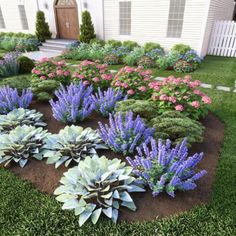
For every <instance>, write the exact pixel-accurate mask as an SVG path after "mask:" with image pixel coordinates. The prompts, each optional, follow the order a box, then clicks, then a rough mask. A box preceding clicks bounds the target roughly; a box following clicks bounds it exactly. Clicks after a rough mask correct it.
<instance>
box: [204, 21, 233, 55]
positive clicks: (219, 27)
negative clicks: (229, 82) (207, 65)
mask: <svg viewBox="0 0 236 236" xmlns="http://www.w3.org/2000/svg"><path fill="white" fill-rule="evenodd" d="M208 54H209V55H214V56H225V57H236V22H235V21H216V22H215V23H214V26H213V29H212V33H211V38H210V43H209V47H208Z"/></svg>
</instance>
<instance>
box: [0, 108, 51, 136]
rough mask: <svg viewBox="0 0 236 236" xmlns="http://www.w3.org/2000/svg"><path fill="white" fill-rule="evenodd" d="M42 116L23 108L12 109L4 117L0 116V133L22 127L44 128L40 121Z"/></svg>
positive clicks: (44, 124)
mask: <svg viewBox="0 0 236 236" xmlns="http://www.w3.org/2000/svg"><path fill="white" fill-rule="evenodd" d="M42 117H43V114H42V113H40V112H37V111H36V110H28V109H24V108H18V109H14V110H13V111H11V112H9V113H8V114H6V115H0V133H9V132H10V131H11V130H12V129H14V128H16V127H17V126H22V125H32V126H35V127H45V126H47V124H46V123H44V122H43V121H42Z"/></svg>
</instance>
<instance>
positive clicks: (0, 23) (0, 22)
mask: <svg viewBox="0 0 236 236" xmlns="http://www.w3.org/2000/svg"><path fill="white" fill-rule="evenodd" d="M0 28H1V29H4V28H6V25H5V21H4V18H3V14H2V8H1V7H0Z"/></svg>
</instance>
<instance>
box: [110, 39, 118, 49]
mask: <svg viewBox="0 0 236 236" xmlns="http://www.w3.org/2000/svg"><path fill="white" fill-rule="evenodd" d="M107 44H108V45H111V46H112V47H114V48H118V47H121V46H122V42H121V41H119V40H114V39H110V40H108V41H107Z"/></svg>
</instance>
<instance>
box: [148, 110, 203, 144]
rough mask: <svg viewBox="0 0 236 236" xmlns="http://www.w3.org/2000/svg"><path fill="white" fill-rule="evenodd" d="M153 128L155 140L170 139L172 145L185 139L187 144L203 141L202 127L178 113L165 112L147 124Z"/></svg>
mask: <svg viewBox="0 0 236 236" xmlns="http://www.w3.org/2000/svg"><path fill="white" fill-rule="evenodd" d="M149 125H150V127H153V128H155V135H154V136H155V138H156V139H159V138H162V139H170V140H171V141H172V142H173V143H174V144H177V143H180V142H182V141H183V140H184V138H187V141H188V144H189V145H190V144H191V143H200V142H202V141H203V130H204V127H203V126H202V125H201V123H200V122H198V121H195V120H192V119H190V118H188V117H186V116H185V115H184V114H182V113H180V112H179V111H167V112H164V113H163V114H162V115H160V116H157V117H155V118H153V119H152V120H151V121H150V122H149Z"/></svg>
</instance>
